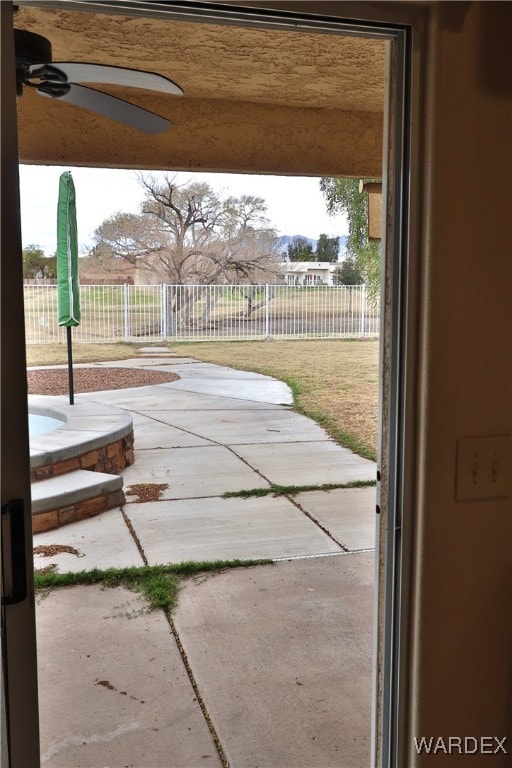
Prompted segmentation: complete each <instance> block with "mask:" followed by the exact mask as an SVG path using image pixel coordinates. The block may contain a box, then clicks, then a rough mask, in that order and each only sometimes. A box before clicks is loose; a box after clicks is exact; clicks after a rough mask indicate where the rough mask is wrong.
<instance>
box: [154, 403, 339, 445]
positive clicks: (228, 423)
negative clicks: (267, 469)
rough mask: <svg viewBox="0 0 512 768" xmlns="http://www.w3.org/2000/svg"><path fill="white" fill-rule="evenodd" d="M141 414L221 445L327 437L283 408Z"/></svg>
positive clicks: (309, 421)
mask: <svg viewBox="0 0 512 768" xmlns="http://www.w3.org/2000/svg"><path fill="white" fill-rule="evenodd" d="M145 415H151V416H152V417H153V418H156V419H159V420H160V421H162V422H164V423H167V424H171V425H172V426H174V427H179V428H180V429H185V430H189V431H190V432H193V433H195V434H199V435H201V437H205V438H208V439H209V440H212V441H215V442H217V443H222V444H224V445H238V444H242V445H244V444H249V443H251V444H252V443H260V444H266V443H284V442H299V441H303V440H307V441H310V442H311V441H313V440H328V436H327V434H326V433H325V431H324V430H323V429H322V428H321V427H319V426H318V424H315V422H314V421H311V419H307V418H306V417H305V416H301V415H300V414H298V413H294V412H293V411H289V410H287V409H285V408H282V409H277V408H272V409H270V410H263V409H258V410H254V411H252V410H249V409H248V408H244V409H240V410H234V409H228V410H225V411H223V410H215V411H213V412H212V411H211V410H210V409H208V410H192V411H190V410H186V411H151V412H149V411H146V412H145Z"/></svg>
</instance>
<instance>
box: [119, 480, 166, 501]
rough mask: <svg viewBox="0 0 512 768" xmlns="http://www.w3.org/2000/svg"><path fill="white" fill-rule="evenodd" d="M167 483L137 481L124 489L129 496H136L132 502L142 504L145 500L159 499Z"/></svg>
mask: <svg viewBox="0 0 512 768" xmlns="http://www.w3.org/2000/svg"><path fill="white" fill-rule="evenodd" d="M168 487H169V485H168V484H167V483H137V484H135V485H130V486H128V488H127V489H126V493H127V494H128V495H129V496H137V498H136V499H135V501H134V503H135V504H142V503H143V502H145V501H159V500H160V499H161V498H162V494H163V492H164V491H165V489H166V488H168Z"/></svg>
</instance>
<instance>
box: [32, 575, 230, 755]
mask: <svg viewBox="0 0 512 768" xmlns="http://www.w3.org/2000/svg"><path fill="white" fill-rule="evenodd" d="M37 639H38V667H39V697H40V698H39V703H40V715H41V723H40V727H41V752H42V765H43V766H47V767H48V768H49V767H50V766H51V768H70V766H75V767H76V768H78V766H81V768H98V767H99V766H107V765H108V766H109V768H126V767H127V766H137V767H139V768H142V766H146V767H147V768H149V766H151V768H185V767H187V768H192V766H206V767H207V766H211V768H213V767H216V768H219V767H220V766H221V762H220V760H219V758H218V755H217V751H216V748H215V745H214V742H213V739H212V737H211V735H210V731H209V729H208V726H207V724H206V722H205V720H204V717H203V715H202V712H201V709H200V707H199V705H198V703H197V700H196V697H195V694H194V691H193V689H192V687H191V685H190V682H189V679H188V677H187V674H186V671H185V668H184V666H183V663H182V660H181V656H180V654H179V651H178V649H177V647H176V643H175V641H174V638H173V636H172V635H171V633H170V631H169V625H168V623H167V620H166V619H165V617H164V615H163V613H162V612H161V611H153V612H152V613H147V612H146V611H145V603H144V601H143V600H142V599H141V598H140V597H139V596H137V595H135V594H134V593H132V592H129V591H127V590H125V589H122V588H117V589H101V588H100V587H98V586H81V587H72V588H68V589H61V590H55V591H52V592H51V593H50V594H49V595H47V596H46V597H45V598H44V599H43V600H38V605H37Z"/></svg>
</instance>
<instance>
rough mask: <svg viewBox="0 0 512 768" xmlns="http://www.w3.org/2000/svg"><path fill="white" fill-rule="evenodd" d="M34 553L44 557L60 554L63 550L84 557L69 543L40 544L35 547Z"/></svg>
mask: <svg viewBox="0 0 512 768" xmlns="http://www.w3.org/2000/svg"><path fill="white" fill-rule="evenodd" d="M33 552H34V555H42V556H43V557H53V555H59V554H60V553H61V552H67V553H68V554H69V555H76V556H77V557H83V555H82V553H81V552H79V551H78V549H75V548H74V547H70V546H68V545H67V544H39V545H38V546H37V547H34V550H33Z"/></svg>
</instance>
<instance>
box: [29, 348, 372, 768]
mask: <svg viewBox="0 0 512 768" xmlns="http://www.w3.org/2000/svg"><path fill="white" fill-rule="evenodd" d="M97 365H100V366H101V365H105V366H122V367H135V366H146V367H148V368H149V369H151V370H164V371H169V372H174V373H177V374H178V375H179V376H180V379H179V380H177V381H175V382H172V383H168V384H160V385H157V386H150V387H141V388H133V389H125V390H113V391H107V392H99V393H95V394H93V395H79V396H78V397H77V401H78V400H97V401H101V402H108V403H111V404H113V405H116V406H118V407H120V408H124V409H127V410H129V411H130V412H131V413H132V415H133V419H134V431H135V456H136V458H135V463H134V464H133V465H132V466H131V467H128V468H127V469H126V470H125V471H124V473H123V477H124V489H125V493H126V496H127V504H126V505H125V506H124V507H123V508H122V509H118V510H111V511H110V512H106V513H103V514H102V515H99V516H97V517H94V518H91V519H88V520H83V521H81V522H80V523H75V524H71V525H68V526H65V527H63V528H60V529H58V530H55V531H51V532H48V533H44V534H39V535H37V536H36V537H34V545H35V546H37V545H47V546H51V545H65V546H67V547H69V548H70V549H71V550H74V551H75V552H76V554H74V553H67V552H64V553H59V554H57V555H54V556H53V557H42V556H40V555H36V556H35V567H36V568H41V567H46V566H48V565H49V564H52V563H53V564H55V566H57V567H58V570H59V572H61V573H62V572H66V571H80V570H85V569H87V570H88V569H91V568H94V567H97V568H101V569H104V568H108V567H112V566H114V567H122V566H129V565H137V566H140V565H143V564H144V563H147V564H150V565H152V564H159V563H179V562H184V561H188V560H195V561H203V560H206V561H211V560H217V559H223V560H231V559H234V558H239V559H259V558H270V559H272V560H275V561H276V562H275V563H274V564H270V565H260V566H254V567H251V568H243V569H234V570H233V569H232V570H227V571H223V572H221V573H218V574H216V575H208V576H204V575H201V576H200V577H195V578H190V579H188V580H185V581H184V582H183V586H182V589H181V592H180V596H179V605H178V608H177V610H176V611H175V614H174V615H173V620H172V622H168V621H167V619H166V618H165V616H164V615H163V614H162V613H161V612H158V611H156V612H153V613H150V614H148V613H147V612H145V611H144V610H143V608H144V604H143V601H142V600H141V598H140V597H138V596H136V595H134V594H133V593H131V592H129V591H127V590H125V589H122V588H117V589H101V588H100V587H98V586H82V587H68V588H66V589H62V590H54V591H52V592H50V593H49V594H47V595H39V596H38V600H37V603H38V608H37V614H38V615H37V621H38V643H39V675H40V697H41V700H40V708H41V739H42V753H43V765H44V766H53V767H54V768H69V767H70V766H73V767H75V766H90V767H91V768H92V767H93V766H97V767H98V768H103V766H107V765H108V766H111V767H112V768H117V767H118V766H119V767H121V766H134V767H136V768H160V767H161V768H196V766H220V765H227V764H229V765H230V766H232V768H245V767H247V768H257V767H259V768H287V767H288V766H289V767H290V768H301V767H304V768H331V767H332V768H365V766H367V765H368V764H369V732H370V692H371V638H372V591H373V573H374V556H373V551H372V550H373V546H374V527H375V514H374V509H375V489H374V488H373V487H370V488H357V489H336V490H332V491H329V492H323V491H318V490H316V491H314V490H313V491H305V492H302V493H299V494H297V495H285V496H276V497H274V496H272V495H266V496H261V497H257V496H256V497H250V498H247V499H243V498H240V497H234V498H222V495H223V494H224V493H225V492H226V491H231V492H238V491H241V490H246V489H256V488H268V487H269V486H270V485H271V484H278V485H286V486H292V485H295V486H296V485H300V486H304V485H315V486H318V485H321V484H323V483H336V484H343V483H347V482H349V481H353V480H368V479H371V480H373V479H374V477H375V465H374V464H373V462H370V461H367V460H365V459H361V458H360V457H357V456H355V455H354V454H352V453H351V452H349V451H347V450H345V449H343V448H341V447H340V446H338V445H337V444H336V443H334V442H333V441H332V440H330V439H329V437H328V436H327V435H326V433H325V432H324V431H323V430H322V429H321V428H320V427H319V426H318V425H316V424H315V423H314V422H312V421H310V420H309V419H306V418H305V417H303V416H301V415H299V414H297V413H295V412H294V411H293V410H291V408H290V404H291V402H292V399H291V394H290V392H289V390H288V387H287V386H286V385H284V384H282V383H281V382H278V381H275V380H272V379H269V378H267V377H264V376H261V375H259V374H254V373H247V372H242V371H235V370H232V369H228V368H223V367H221V366H216V365H211V364H208V363H200V362H197V361H194V360H191V359H187V358H178V357H176V356H172V355H170V354H168V355H167V356H160V355H159V356H155V357H148V356H141V357H140V358H137V359H135V360H130V361H117V362H115V363H102V364H97ZM136 484H159V485H162V486H164V488H163V489H162V490H163V492H162V496H161V498H160V499H159V500H156V501H149V502H143V503H140V502H139V501H138V498H139V497H138V496H137V495H136V494H134V493H132V494H130V493H129V489H130V486H132V485H136Z"/></svg>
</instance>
